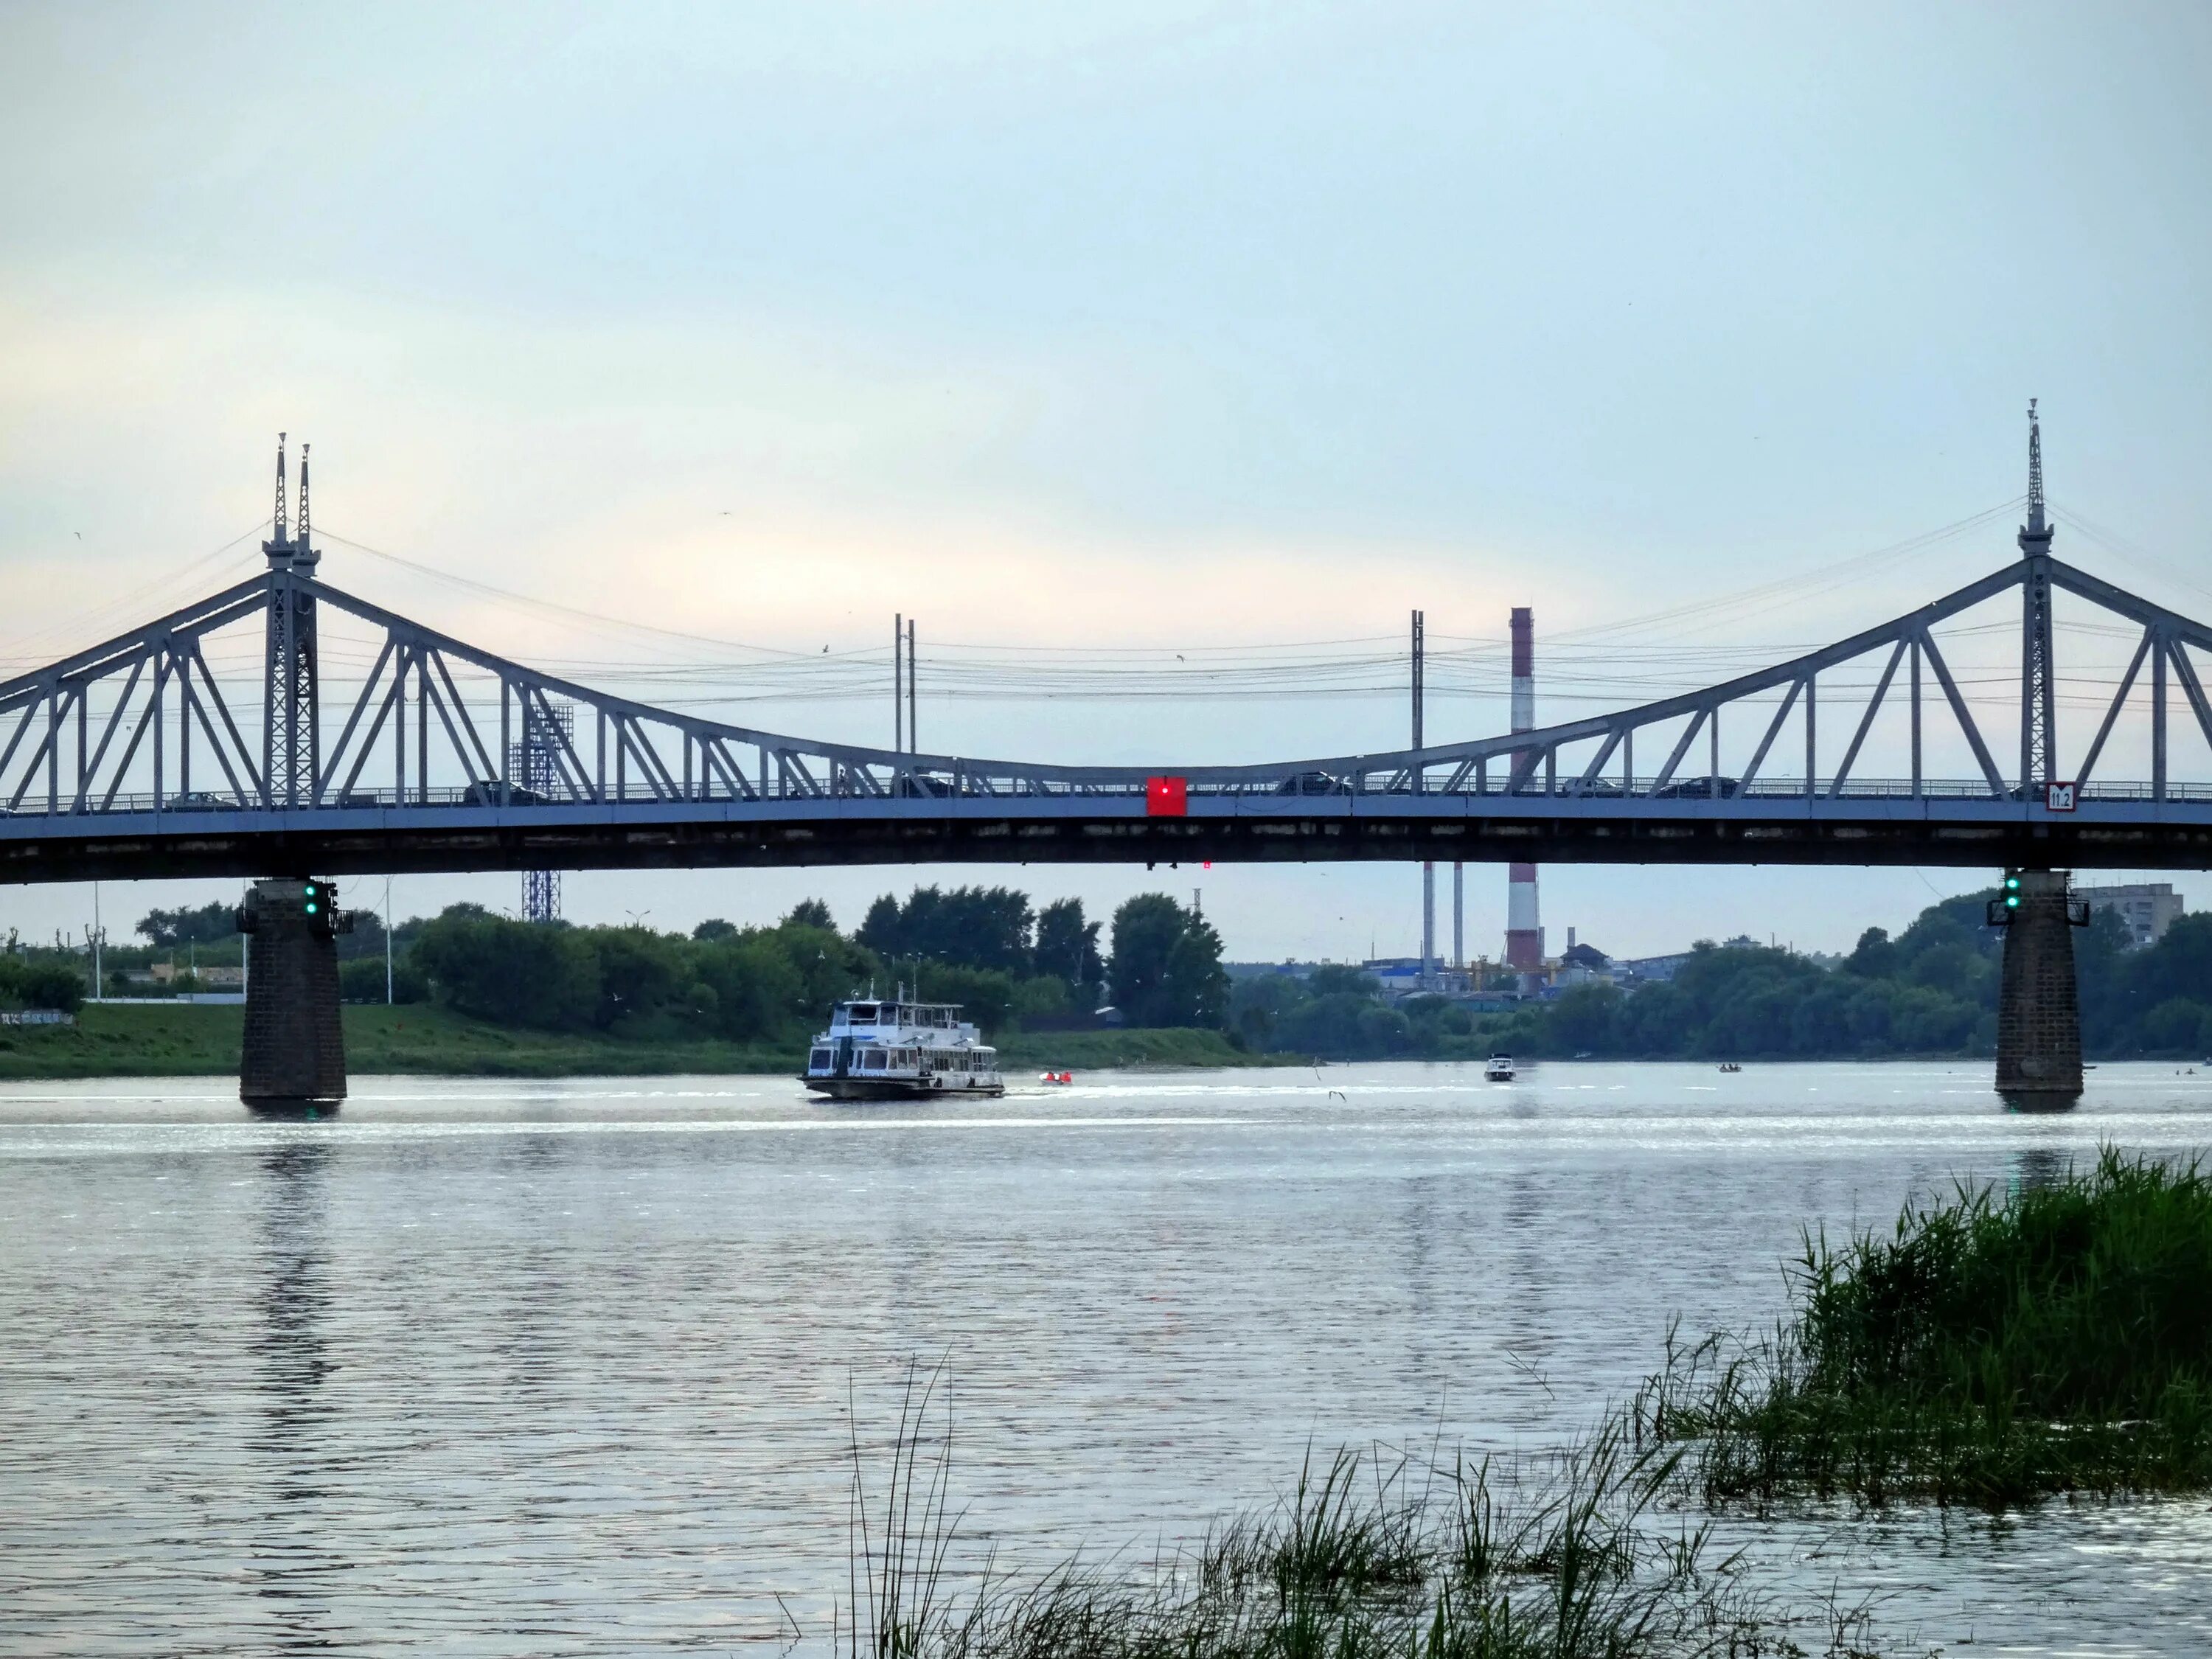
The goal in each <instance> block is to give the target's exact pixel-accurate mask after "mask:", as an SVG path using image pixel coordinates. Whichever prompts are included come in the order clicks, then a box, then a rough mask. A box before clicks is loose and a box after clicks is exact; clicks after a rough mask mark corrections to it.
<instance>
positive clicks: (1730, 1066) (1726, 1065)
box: [1721, 1060, 1743, 1072]
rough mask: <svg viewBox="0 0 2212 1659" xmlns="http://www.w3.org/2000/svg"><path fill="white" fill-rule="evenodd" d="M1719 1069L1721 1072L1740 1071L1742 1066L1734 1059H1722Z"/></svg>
mask: <svg viewBox="0 0 2212 1659" xmlns="http://www.w3.org/2000/svg"><path fill="white" fill-rule="evenodd" d="M1721 1070H1723V1072H1741V1070H1743V1067H1742V1066H1739V1065H1737V1064H1736V1063H1735V1061H1734V1060H1723V1061H1722V1062H1721Z"/></svg>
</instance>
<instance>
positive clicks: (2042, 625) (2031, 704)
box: [302, 398, 2058, 800]
mask: <svg viewBox="0 0 2212 1659" xmlns="http://www.w3.org/2000/svg"><path fill="white" fill-rule="evenodd" d="M2035 404H2036V400H2035V399H2034V398H2029V399H2028V400H2027V523H2026V524H2024V525H2022V526H2021V527H2020V552H2021V562H2022V565H2023V568H2022V570H2021V584H2020V597H2021V641H2020V712H2021V721H2020V793H2021V799H2022V800H2038V799H2042V796H2043V792H2044V791H2045V789H2046V788H2048V787H2050V786H2051V784H2052V783H2054V782H2056V781H2058V779H2057V764H2058V755H2057V749H2058V726H2057V660H2058V659H2057V653H2056V652H2055V650H2054V649H2053V648H2052V645H2051V594H2052V586H2051V524H2050V522H2049V520H2046V519H2045V516H2044V510H2043V427H2042V422H2040V421H2039V419H2038V418H2037V416H2036V413H2035ZM302 465H305V464H304V463H302Z"/></svg>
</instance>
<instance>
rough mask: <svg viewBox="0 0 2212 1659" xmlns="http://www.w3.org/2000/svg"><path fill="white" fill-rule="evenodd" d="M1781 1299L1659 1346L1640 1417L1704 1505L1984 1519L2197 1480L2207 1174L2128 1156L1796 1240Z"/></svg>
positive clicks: (2208, 1370)
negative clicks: (1834, 1239)
mask: <svg viewBox="0 0 2212 1659" xmlns="http://www.w3.org/2000/svg"><path fill="white" fill-rule="evenodd" d="M1796 1279H1797V1286H1796V1308H1795V1310H1794V1312H1793V1315H1792V1316H1791V1317H1790V1319H1788V1320H1787V1321H1785V1322H1784V1323H1783V1324H1782V1325H1780V1326H1779V1327H1778V1328H1777V1329H1776V1331H1775V1332H1774V1334H1772V1335H1771V1336H1770V1337H1767V1338H1765V1339H1763V1340H1758V1341H1754V1342H1741V1341H1735V1340H1707V1341H1705V1342H1704V1343H1701V1344H1699V1345H1698V1346H1695V1347H1693V1348H1690V1349H1687V1350H1684V1351H1680V1352H1674V1353H1670V1355H1669V1356H1668V1364H1667V1365H1666V1367H1665V1369H1664V1370H1662V1372H1661V1373H1660V1374H1659V1375H1658V1376H1655V1377H1654V1378H1653V1379H1652V1381H1651V1382H1650V1383H1649V1384H1648V1385H1647V1386H1646V1389H1645V1390H1644V1398H1643V1399H1642V1400H1641V1401H1639V1402H1638V1414H1639V1417H1640V1419H1641V1421H1642V1423H1643V1424H1644V1426H1645V1428H1646V1429H1647V1430H1648V1431H1649V1433H1650V1436H1651V1437H1652V1438H1654V1439H1655V1440H1656V1441H1657V1442H1658V1443H1673V1444H1676V1445H1680V1446H1682V1447H1684V1448H1685V1449H1686V1451H1687V1452H1688V1455H1689V1467H1692V1468H1694V1470H1695V1473H1696V1476H1697V1479H1698V1481H1699V1484H1700V1485H1701V1486H1702V1487H1703V1490H1704V1492H1705V1496H1706V1498H1708V1499H1710V1500H1717V1501H1724V1502H1725V1501H1731V1500H1733V1501H1745V1500H1748V1501H1751V1502H1753V1503H1755V1504H1765V1503H1768V1502H1771V1501H1773V1500H1775V1499H1778V1498H1789V1497H1795V1496H1814V1497H1826V1496H1831V1495H1836V1494H1847V1495H1850V1496H1851V1497H1854V1498H1859V1499H1862V1500H1863V1501H1867V1502H1870V1503H1875V1504H1880V1503H1883V1502H1887V1501H1889V1500H1892V1499H1899V1498H1934V1499H1936V1501H1938V1502H1942V1503H1966V1504H1979V1505H1983V1506H1986V1507H1990V1508H1992V1509H1998V1508H2003V1507H2007V1506H2009V1505H2012V1504H2021V1503H2025V1502H2028V1501H2031V1500H2033V1499H2034V1498H2040V1497H2044V1496H2046V1495H2049V1494H2052V1493H2057V1492H2087V1493H2093V1494H2099V1495H2105V1496H2118V1495H2124V1494H2134V1493H2148V1492H2188V1491H2203V1490H2205V1489H2206V1488H2208V1487H2212V1176H2208V1175H2207V1174H2206V1173H2205V1171H2204V1170H2203V1166H2202V1164H2201V1163H2200V1162H2199V1161H2198V1160H2197V1159H2194V1158H2192V1159H2191V1160H2190V1161H2188V1162H2187V1163H2185V1164H2160V1163H2157V1162H2154V1161H2151V1160H2148V1159H2130V1158H2124V1157H2123V1156H2122V1155H2121V1154H2120V1153H2118V1152H2115V1151H2112V1150H2111V1149H2107V1150H2106V1152H2104V1153H2103V1154H2102V1155H2101V1156H2100V1158H2099V1160H2098V1163H2097V1164H2096V1167H2095V1168H2094V1169H2093V1170H2087V1171H2077V1172H2069V1175H2068V1176H2067V1177H2066V1178H2065V1179H2063V1180H2062V1181H2059V1182H2053V1183H2051V1184H2050V1185H2048V1186H2039V1187H2031V1188H2025V1189H2023V1190H2020V1191H2015V1192H2013V1193H2010V1194H1997V1193H1994V1192H1991V1191H1989V1190H1972V1191H1970V1190H1967V1189H1965V1188H1959V1189H1957V1190H1955V1191H1954V1194H1952V1196H1951V1197H1950V1198H1949V1199H1948V1200H1944V1201H1942V1202H1939V1203H1935V1204H1930V1205H1927V1206H1921V1207H1915V1208H1910V1209H1908V1210H1906V1212H1905V1213H1904V1214H1903V1215H1902V1216H1901V1217H1900V1218H1899V1220H1898V1222H1897V1225H1896V1226H1895V1228H1894V1229H1893V1231H1891V1233H1890V1234H1889V1235H1888V1236H1887V1237H1883V1236H1881V1235H1877V1234H1874V1233H1863V1234H1861V1235H1859V1236H1858V1237H1855V1238H1853V1239H1852V1240H1851V1241H1850V1243H1848V1244H1846V1245H1845V1246H1844V1247H1843V1248H1842V1249H1831V1248H1830V1246H1829V1245H1828V1243H1827V1242H1826V1240H1825V1239H1820V1238H1814V1237H1810V1236H1808V1237H1807V1240H1806V1243H1805V1249H1804V1254H1803V1255H1802V1258H1801V1259H1800V1260H1799V1261H1798V1263H1797V1265H1796Z"/></svg>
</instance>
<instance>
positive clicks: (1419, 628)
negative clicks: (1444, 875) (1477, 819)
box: [1412, 611, 1437, 991]
mask: <svg viewBox="0 0 2212 1659" xmlns="http://www.w3.org/2000/svg"><path fill="white" fill-rule="evenodd" d="M1427 632H1428V616H1427V613H1426V612H1425V611H1415V612H1413V747H1414V748H1415V749H1416V750H1419V748H1420V747H1421V746H1422V741H1421V712H1422V704H1423V703H1424V702H1425V701H1426V687H1425V671H1426V669H1427V656H1428V641H1427ZM1422 773H1423V769H1422V767H1421V764H1420V763H1419V761H1418V760H1416V761H1415V762H1414V763H1413V778H1412V783H1413V793H1415V794H1417V795H1418V794H1421V793H1425V792H1424V789H1423V785H1424V783H1425V778H1424V777H1423V775H1422ZM1436 974H1437V866H1436V863H1435V861H1434V860H1423V861H1422V864H1421V988H1422V989H1423V990H1424V991H1427V990H1432V989H1434V988H1435V986H1436Z"/></svg>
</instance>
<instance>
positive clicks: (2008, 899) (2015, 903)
mask: <svg viewBox="0 0 2212 1659" xmlns="http://www.w3.org/2000/svg"><path fill="white" fill-rule="evenodd" d="M307 908H309V909H310V910H312V909H313V908H315V907H314V906H313V905H312V904H311V905H309V906H308V907H307ZM2005 908H2006V909H2008V910H2017V909H2019V908H2020V895H2019V894H2017V893H2007V894H2006V895H2005Z"/></svg>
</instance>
